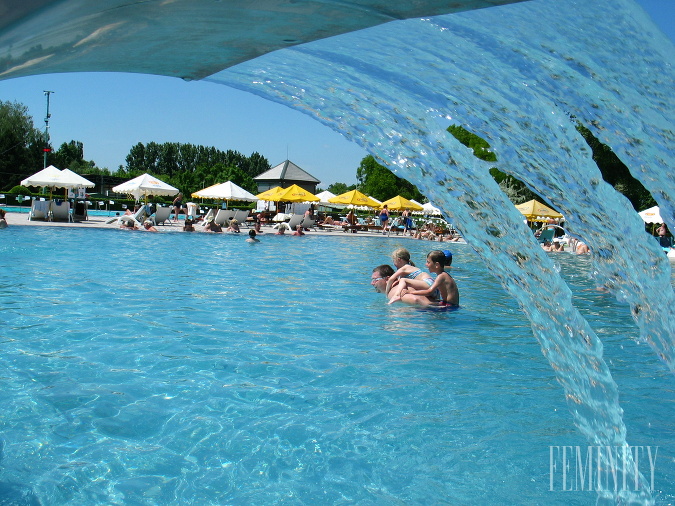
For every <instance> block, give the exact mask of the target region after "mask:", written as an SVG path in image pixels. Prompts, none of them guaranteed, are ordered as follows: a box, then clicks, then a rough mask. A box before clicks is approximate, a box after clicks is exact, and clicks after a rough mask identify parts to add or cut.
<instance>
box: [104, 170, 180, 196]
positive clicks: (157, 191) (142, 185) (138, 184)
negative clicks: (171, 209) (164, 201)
mask: <svg viewBox="0 0 675 506" xmlns="http://www.w3.org/2000/svg"><path fill="white" fill-rule="evenodd" d="M112 191H114V192H115V193H126V194H128V195H133V196H134V198H135V199H136V200H140V199H141V197H142V196H145V197H146V198H147V197H148V196H149V195H175V194H176V193H178V188H174V187H173V186H171V185H169V184H166V183H164V182H163V181H160V180H159V179H157V178H156V177H154V176H151V175H150V174H143V175H142V176H138V177H136V178H134V179H131V180H129V181H127V182H126V183H122V184H120V185H117V186H115V187H114V188H113V189H112Z"/></svg>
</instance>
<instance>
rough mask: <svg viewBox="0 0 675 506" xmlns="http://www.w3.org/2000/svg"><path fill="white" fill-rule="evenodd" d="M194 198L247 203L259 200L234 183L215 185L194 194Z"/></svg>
mask: <svg viewBox="0 0 675 506" xmlns="http://www.w3.org/2000/svg"><path fill="white" fill-rule="evenodd" d="M192 196H193V197H195V198H202V199H222V200H243V201H246V202H255V201H257V200H258V199H257V198H256V196H255V195H253V194H252V193H251V192H248V191H246V190H244V189H243V188H242V187H241V186H237V185H236V184H234V183H233V182H232V181H227V182H226V183H220V184H214V185H213V186H209V187H208V188H204V189H202V190H199V191H198V192H195V193H193V194H192Z"/></svg>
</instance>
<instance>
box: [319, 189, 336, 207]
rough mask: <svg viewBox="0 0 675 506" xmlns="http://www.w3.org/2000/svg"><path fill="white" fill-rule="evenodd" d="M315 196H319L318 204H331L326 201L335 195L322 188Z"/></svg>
mask: <svg viewBox="0 0 675 506" xmlns="http://www.w3.org/2000/svg"><path fill="white" fill-rule="evenodd" d="M316 196H317V197H319V204H321V205H331V203H330V202H328V199H332V198H333V197H335V194H334V193H331V192H329V191H328V190H324V191H322V192H321V193H317V194H316Z"/></svg>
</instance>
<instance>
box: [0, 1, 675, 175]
mask: <svg viewBox="0 0 675 506" xmlns="http://www.w3.org/2000/svg"><path fill="white" fill-rule="evenodd" d="M638 3H639V4H640V5H642V7H643V8H644V9H645V10H646V11H647V12H648V13H649V14H650V16H651V17H652V19H654V21H655V23H656V24H657V26H659V27H660V29H661V30H662V31H663V32H664V33H666V35H668V36H669V37H670V39H671V40H673V41H675V0H638ZM44 90H51V91H54V92H55V93H54V94H53V95H52V96H51V104H50V113H51V114H52V117H51V119H50V123H49V126H50V134H51V140H52V145H53V146H54V147H55V148H58V146H60V145H61V144H62V143H63V142H68V141H70V140H77V141H81V142H82V143H83V144H84V150H85V153H84V154H85V158H86V159H87V160H94V161H96V163H97V165H98V166H99V167H108V168H110V169H112V170H115V169H116V168H117V167H118V166H119V165H124V163H125V162H124V159H125V157H126V155H127V154H128V153H129V149H130V148H131V147H132V146H133V145H135V144H137V143H138V142H143V143H148V142H152V141H154V142H159V143H162V142H184V143H188V142H189V143H192V144H201V145H204V146H215V147H217V148H219V149H223V150H227V149H233V150H236V151H239V152H240V153H242V154H244V155H250V154H251V153H253V152H254V151H257V152H259V153H260V154H261V155H263V156H265V157H266V158H267V159H268V160H269V162H270V163H271V164H272V165H276V164H278V163H281V162H282V161H284V160H285V159H286V158H289V159H290V160H292V161H293V162H295V163H296V164H298V165H299V166H300V167H302V168H303V169H305V170H306V171H308V172H309V173H310V174H312V175H314V176H315V177H317V178H318V179H320V180H321V185H320V186H321V187H322V188H326V187H327V186H328V185H329V184H331V183H334V182H344V183H347V184H352V183H355V182H356V168H357V167H358V165H359V163H360V161H361V159H362V158H363V157H364V156H366V154H367V153H366V152H365V151H364V150H363V149H362V148H361V147H359V146H358V145H356V144H354V143H352V142H349V141H347V140H346V139H345V138H344V137H342V136H341V135H340V134H338V133H336V132H334V131H332V130H330V129H329V128H327V127H324V126H323V125H321V124H320V123H317V122H316V121H314V120H313V119H311V118H309V117H308V116H306V115H304V114H301V113H299V112H296V111H294V110H292V109H290V108H287V107H285V106H282V105H278V104H275V103H272V102H268V101H266V100H263V99H261V98H258V97H257V96H254V95H251V94H249V93H244V92H240V91H237V90H234V89H231V88H228V87H226V86H222V85H218V84H211V83H205V82H184V81H182V80H179V79H175V78H169V77H159V76H147V75H138V74H111V73H86V74H52V75H42V76H32V77H26V78H20V79H11V80H8V81H0V100H3V101H12V102H14V101H16V102H20V103H22V104H24V105H26V106H27V107H28V109H29V112H30V114H31V115H32V116H33V120H34V122H35V125H36V127H37V128H39V129H44V116H45V112H46V99H45V96H44V93H43V91H44ZM60 168H64V167H60Z"/></svg>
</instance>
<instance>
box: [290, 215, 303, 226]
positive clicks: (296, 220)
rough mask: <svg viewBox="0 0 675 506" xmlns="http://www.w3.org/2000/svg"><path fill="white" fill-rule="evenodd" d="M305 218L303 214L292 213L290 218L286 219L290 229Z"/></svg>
mask: <svg viewBox="0 0 675 506" xmlns="http://www.w3.org/2000/svg"><path fill="white" fill-rule="evenodd" d="M304 218H305V215H304V214H292V215H291V219H290V220H288V226H289V227H291V230H295V227H297V226H298V225H300V223H302V220H303V219H304Z"/></svg>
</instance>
